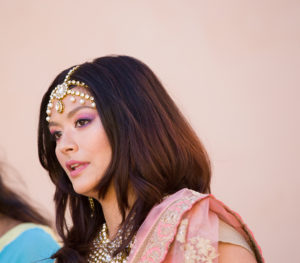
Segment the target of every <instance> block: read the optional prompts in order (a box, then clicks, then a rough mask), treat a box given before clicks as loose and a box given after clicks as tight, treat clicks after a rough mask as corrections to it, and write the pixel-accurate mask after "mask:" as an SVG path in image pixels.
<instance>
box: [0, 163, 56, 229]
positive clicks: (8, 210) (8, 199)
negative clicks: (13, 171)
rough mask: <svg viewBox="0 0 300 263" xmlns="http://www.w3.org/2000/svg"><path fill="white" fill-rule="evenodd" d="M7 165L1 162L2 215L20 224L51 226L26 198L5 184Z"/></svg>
mask: <svg viewBox="0 0 300 263" xmlns="http://www.w3.org/2000/svg"><path fill="white" fill-rule="evenodd" d="M5 167H8V165H7V164H4V163H3V162H0V214H2V215H4V216H6V217H9V218H11V219H15V220H17V221H20V222H30V223H36V224H41V225H48V226H49V225H50V222H49V221H48V220H47V219H45V218H44V217H43V216H42V215H41V214H40V213H38V212H37V211H36V209H35V208H34V207H33V206H32V205H31V204H30V203H29V202H28V200H26V198H25V197H24V196H22V195H21V194H20V193H17V192H16V191H14V190H13V189H11V188H10V187H8V186H7V185H6V184H5V183H4V179H3V177H4V170H5V169H4V168H5Z"/></svg>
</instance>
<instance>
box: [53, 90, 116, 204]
mask: <svg viewBox="0 0 300 263" xmlns="http://www.w3.org/2000/svg"><path fill="white" fill-rule="evenodd" d="M73 90H75V91H77V90H79V91H80V92H85V93H87V91H86V89H84V88H80V87H76V88H74V89H73ZM71 97H72V96H71V95H67V96H66V97H65V98H64V99H63V100H62V101H63V103H64V106H65V107H64V111H63V113H58V112H57V111H56V110H55V107H53V108H52V110H51V117H50V121H49V129H50V132H51V134H52V137H53V139H54V140H55V141H56V149H55V153H56V156H57V159H58V161H59V163H60V165H61V166H62V167H63V169H64V170H65V172H66V174H67V175H68V177H69V179H70V181H71V182H72V185H73V188H74V190H75V192H76V193H78V194H82V195H86V196H91V197H94V198H96V199H97V198H98V196H97V191H95V187H96V185H97V184H98V183H99V182H100V180H101V178H102V177H103V175H104V173H105V171H106V169H107V167H108V165H109V163H110V161H111V156H112V150H111V146H110V144H109V141H108V138H107V136H106V133H105V131H104V128H103V126H102V123H101V120H100V117H99V114H98V112H97V110H96V109H95V108H93V107H92V106H91V102H90V101H86V102H85V104H83V105H82V104H80V103H79V99H76V101H75V102H72V101H71V100H70V98H71ZM56 102H57V101H56V100H55V101H54V106H55V104H56Z"/></svg>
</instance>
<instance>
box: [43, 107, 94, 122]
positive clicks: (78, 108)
mask: <svg viewBox="0 0 300 263" xmlns="http://www.w3.org/2000/svg"><path fill="white" fill-rule="evenodd" d="M85 108H88V109H93V110H94V109H95V108H93V107H91V106H79V107H77V108H75V109H73V110H71V111H70V112H68V114H67V118H68V119H70V118H72V116H74V114H75V113H76V112H77V111H79V110H81V109H85ZM48 126H49V127H50V126H60V124H59V123H58V122H55V121H50V122H49V125H48Z"/></svg>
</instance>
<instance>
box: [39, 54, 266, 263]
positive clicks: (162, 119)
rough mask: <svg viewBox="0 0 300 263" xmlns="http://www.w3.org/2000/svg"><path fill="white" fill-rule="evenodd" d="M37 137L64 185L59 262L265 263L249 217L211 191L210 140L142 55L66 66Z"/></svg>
mask: <svg viewBox="0 0 300 263" xmlns="http://www.w3.org/2000/svg"><path fill="white" fill-rule="evenodd" d="M38 144H39V158H40V161H41V164H42V165H43V167H44V168H45V169H46V170H47V171H48V172H49V175H50V177H51V179H52V181H53V182H54V184H55V185H56V193H55V202H56V212H57V229H58V232H59V234H60V236H61V238H62V239H63V241H64V246H63V247H62V248H61V249H60V250H59V251H58V252H57V253H55V254H54V255H53V258H56V259H57V262H58V263H60V262H86V261H87V262H218V260H219V262H231V263H232V262H241V260H243V262H249V263H251V262H263V259H262V256H261V253H260V250H259V248H258V246H257V244H256V242H255V241H254V239H253V237H252V235H251V234H250V232H249V230H248V229H247V227H246V226H245V225H244V224H243V223H242V221H241V219H240V218H239V217H238V216H237V215H236V214H234V213H233V212H232V211H231V210H229V209H228V208H227V207H225V206H224V205H223V204H221V203H220V202H218V201H217V200H215V199H214V197H213V196H211V195H209V193H210V178H211V171H210V164H209V160H208V157H207V154H206V152H205V150H204V148H203V146H202V145H201V143H200V141H199V139H198V138H197V136H196V134H195V132H194V131H193V130H192V128H191V127H190V126H189V124H188V123H187V121H186V120H185V119H184V117H183V116H182V115H181V113H180V111H179V110H178V108H177V107H176V105H175V104H174V102H173V101H172V99H171V98H170V97H169V95H168V94H167V92H166V91H165V89H164V88H163V86H162V84H161V83H160V82H159V80H158V79H157V77H156V76H155V75H154V73H153V72H152V71H151V70H150V69H149V68H148V67H147V66H146V65H145V64H143V63H142V62H140V61H138V60H136V59H134V58H131V57H127V56H108V57H102V58H98V59H95V60H94V61H93V62H87V63H84V64H82V65H80V66H75V67H72V68H70V69H67V70H65V71H63V72H62V73H60V74H59V75H58V76H57V77H56V79H55V80H54V82H53V83H52V84H51V85H50V87H49V89H48V91H47V92H46V94H45V95H44V97H43V100H42V103H41V110H40V121H39V139H38ZM68 208H69V209H70V213H71V219H72V225H71V226H68V225H67V224H66V219H65V214H66V211H67V209H68ZM237 240H238V241H237Z"/></svg>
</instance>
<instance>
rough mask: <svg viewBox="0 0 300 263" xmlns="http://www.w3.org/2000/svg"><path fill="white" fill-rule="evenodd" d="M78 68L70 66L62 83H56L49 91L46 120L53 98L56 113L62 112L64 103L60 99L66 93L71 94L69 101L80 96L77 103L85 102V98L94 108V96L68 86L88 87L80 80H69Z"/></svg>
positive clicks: (48, 119) (48, 117)
mask: <svg viewBox="0 0 300 263" xmlns="http://www.w3.org/2000/svg"><path fill="white" fill-rule="evenodd" d="M78 68H79V66H75V67H73V68H71V69H70V70H69V72H68V73H67V75H66V77H65V79H64V81H63V83H62V84H58V85H57V86H56V87H55V88H54V89H53V90H52V92H51V95H50V99H49V102H48V105H47V110H46V113H47V117H46V120H47V121H48V122H49V121H50V116H51V109H52V108H53V106H54V100H55V99H56V100H57V102H56V105H55V109H56V111H57V112H58V113H63V112H64V108H65V105H64V103H63V102H62V100H63V99H64V98H65V97H66V96H67V95H71V98H70V101H72V102H75V101H76V98H75V96H77V97H80V99H79V103H80V104H85V102H86V100H89V101H90V102H91V106H92V107H93V108H96V103H95V101H94V98H93V97H92V96H90V95H89V94H87V93H84V92H80V91H78V90H77V91H74V90H72V89H69V87H70V86H78V87H83V88H86V89H88V86H87V85H86V84H85V83H84V82H81V81H76V80H71V79H70V77H71V74H72V73H74V71H75V70H77V69H78Z"/></svg>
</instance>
